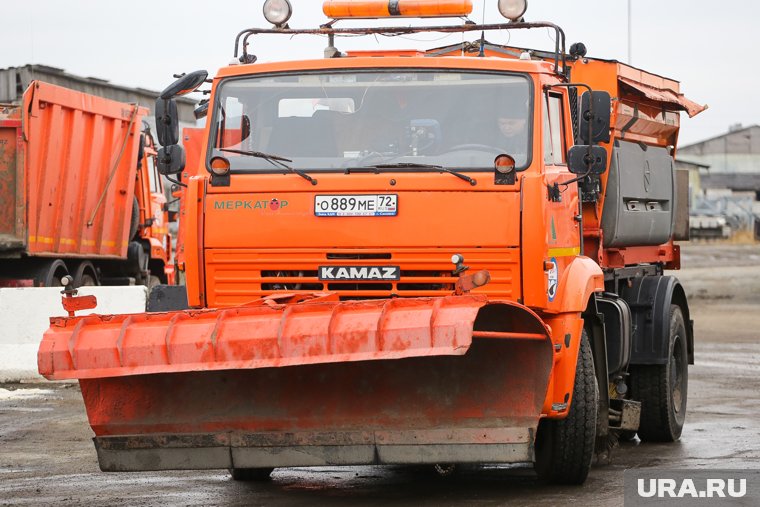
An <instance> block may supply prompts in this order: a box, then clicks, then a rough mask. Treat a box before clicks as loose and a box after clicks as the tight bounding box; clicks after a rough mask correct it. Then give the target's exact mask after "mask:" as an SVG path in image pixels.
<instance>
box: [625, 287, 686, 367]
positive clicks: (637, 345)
mask: <svg viewBox="0 0 760 507" xmlns="http://www.w3.org/2000/svg"><path fill="white" fill-rule="evenodd" d="M621 292H622V294H621V295H622V296H623V299H625V300H626V302H627V303H628V305H629V306H630V307H631V313H632V316H633V350H632V352H631V364H665V363H666V362H667V360H668V347H669V345H670V344H669V343H668V342H669V338H670V305H671V304H676V305H678V306H680V307H681V311H682V312H683V318H684V323H685V324H686V334H687V335H688V336H687V339H686V350H687V353H688V359H689V364H694V327H693V322H692V320H691V318H690V316H689V306H688V304H687V302H686V294H685V292H684V290H683V287H682V286H681V282H679V281H678V279H677V278H676V277H674V276H645V277H643V278H635V279H633V283H632V285H631V287H623V290H622V291H621Z"/></svg>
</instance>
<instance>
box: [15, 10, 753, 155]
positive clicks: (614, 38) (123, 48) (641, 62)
mask: <svg viewBox="0 0 760 507" xmlns="http://www.w3.org/2000/svg"><path fill="white" fill-rule="evenodd" d="M291 2H292V3H293V5H294V14H293V17H292V18H291V21H290V25H291V26H293V27H316V26H317V25H318V24H319V23H322V22H323V21H324V16H323V14H322V10H321V5H322V2H321V1H318V0H291ZM473 3H474V4H475V7H474V11H473V15H472V16H471V18H472V19H473V20H476V21H478V22H479V21H481V20H482V19H483V4H484V2H483V0H473ZM2 4H3V5H2V13H3V18H4V21H5V22H4V23H3V24H4V26H3V29H2V30H1V31H0V47H2V51H0V68H5V67H9V66H19V65H25V64H27V63H40V64H46V65H51V66H54V67H61V68H64V69H66V70H67V71H68V72H71V73H74V74H79V75H84V76H94V77H99V78H103V79H108V80H110V81H111V82H114V83H117V84H123V85H128V86H140V87H143V88H150V89H156V90H159V89H161V88H163V87H164V86H165V85H166V84H168V83H169V82H170V81H171V80H172V78H171V74H172V73H176V72H182V71H189V70H194V69H198V68H206V69H208V70H209V71H210V72H211V73H212V74H213V73H214V72H215V71H216V70H217V69H218V68H219V67H221V66H224V65H226V64H227V63H228V62H229V61H230V60H231V58H232V49H233V42H234V37H235V35H236V34H237V33H238V32H239V31H240V30H241V29H243V28H247V27H254V26H260V27H265V26H267V23H266V21H265V20H264V18H263V16H262V14H261V4H262V0H247V1H243V0H221V1H217V2H208V1H200V0H183V1H181V2H180V1H175V0H163V1H158V0H153V1H148V0H132V1H130V2H111V1H105V0H67V1H60V0H37V1H36V2H34V8H31V7H29V6H28V5H29V4H28V3H27V2H19V1H10V0H4V1H3V2H2ZM627 5H628V4H627V0H574V1H567V0H566V1H559V0H553V1H550V0H529V5H528V11H527V13H526V19H527V20H529V21H539V20H541V21H552V22H554V23H557V24H559V25H560V26H562V27H563V28H564V30H565V33H566V35H567V39H568V44H569V43H572V42H575V41H583V42H584V43H585V44H586V46H587V47H588V48H589V56H594V57H601V58H612V59H618V60H621V61H626V60H627V53H628V48H627V10H628V9H627ZM632 5H633V9H632V10H633V15H632V24H633V31H632V35H633V36H632V40H633V44H632V63H633V64H634V65H635V66H637V67H640V68H642V69H645V70H648V71H651V72H655V73H658V74H662V75H665V76H667V77H671V78H673V79H677V80H679V81H680V82H681V91H683V92H685V93H686V95H687V96H688V97H689V98H691V99H692V100H695V101H697V102H699V103H701V104H709V106H710V109H708V110H707V111H706V112H704V113H702V114H701V115H699V116H697V117H696V118H693V119H689V118H688V117H686V115H685V114H682V127H683V128H682V131H681V140H680V144H686V143H691V142H695V141H699V140H702V139H705V138H708V137H712V136H714V135H719V134H721V133H723V132H725V131H726V130H727V129H728V126H729V125H730V124H733V123H743V124H744V125H748V124H756V123H760V100H759V99H758V94H757V92H755V91H752V90H751V89H750V86H749V85H750V83H752V82H757V78H758V77H759V76H760V71H759V70H758V66H757V64H755V60H756V58H757V55H756V53H757V50H758V49H760V43H759V42H758V35H759V34H758V27H757V20H758V18H759V17H760V16H759V15H760V3H758V2H754V1H751V0H724V1H722V2H714V1H711V2H708V1H704V0H691V1H690V0H659V1H657V0H632ZM485 10H486V13H485V20H486V22H489V21H490V22H500V21H502V20H503V18H501V17H500V16H499V14H498V11H497V10H496V0H485ZM410 22H415V21H413V20H395V23H397V24H400V23H407V24H408V23H410ZM355 23H356V22H355ZM362 23H365V24H368V25H369V24H376V22H374V21H364V22H362ZM476 37H477V36H475V35H473V36H471V37H470V38H476ZM487 38H488V39H489V40H490V41H491V42H495V43H506V42H507V37H506V35H502V34H492V35H490V36H487ZM412 39H413V40H412ZM419 41H423V42H419ZM459 41H461V35H450V36H448V37H447V38H441V36H440V35H438V34H425V35H419V36H415V37H413V38H407V39H400V38H394V39H388V38H383V37H380V38H379V43H378V42H376V41H375V39H374V38H362V39H356V38H352V39H344V40H340V41H339V43H338V46H339V48H340V49H342V50H346V49H365V48H380V47H384V48H389V47H395V48H429V47H437V46H443V45H447V44H453V43H456V42H459ZM253 42H254V45H253V47H252V48H251V52H253V53H254V54H257V55H258V56H259V59H260V60H264V61H271V60H280V59H297V58H319V57H321V54H322V49H323V47H324V46H325V42H324V40H323V39H320V38H317V37H304V38H296V39H293V40H288V39H286V38H284V37H271V36H270V37H263V38H261V39H259V40H254V41H253ZM510 42H511V43H512V44H515V45H519V46H531V47H535V46H540V47H543V48H547V47H549V46H551V45H552V41H551V40H550V37H549V33H548V32H544V31H538V33H535V34H531V35H523V34H520V35H512V40H511V41H510Z"/></svg>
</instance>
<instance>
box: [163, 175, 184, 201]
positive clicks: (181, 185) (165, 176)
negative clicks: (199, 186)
mask: <svg viewBox="0 0 760 507" xmlns="http://www.w3.org/2000/svg"><path fill="white" fill-rule="evenodd" d="M164 178H166V179H167V180H169V181H170V182H171V183H174V184H175V185H179V186H180V187H185V188H187V185H185V184H184V183H182V182H181V181H180V180H173V179H172V178H171V176H167V175H164ZM176 201H179V199H175V200H174V201H172V202H176Z"/></svg>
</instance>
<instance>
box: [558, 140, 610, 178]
mask: <svg viewBox="0 0 760 507" xmlns="http://www.w3.org/2000/svg"><path fill="white" fill-rule="evenodd" d="M567 168H568V169H569V170H570V172H571V173H573V174H586V173H588V174H602V173H604V171H606V170H607V150H605V149H604V148H602V147H601V146H589V145H584V144H579V145H576V146H573V147H572V148H570V151H568V152H567Z"/></svg>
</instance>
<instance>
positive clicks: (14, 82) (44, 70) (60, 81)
mask: <svg viewBox="0 0 760 507" xmlns="http://www.w3.org/2000/svg"><path fill="white" fill-rule="evenodd" d="M34 80H39V81H44V82H46V83H50V84H54V85H58V86H63V87H64V88H70V89H72V90H78V91H81V92H85V93H89V94H92V95H97V96H99V97H105V98H107V99H112V100H116V101H119V102H125V103H129V104H134V103H137V104H139V105H140V106H143V107H147V108H148V109H150V116H149V117H148V118H147V119H146V121H147V122H148V124H150V126H151V128H152V129H153V132H155V124H156V123H155V117H154V116H153V114H154V111H153V110H154V108H155V102H156V98H158V94H159V92H157V91H153V90H146V89H145V88H129V87H127V86H120V85H115V84H112V83H110V82H109V81H108V80H106V79H99V78H96V77H81V76H76V75H74V74H69V73H67V72H64V70H63V69H59V68H57V67H49V66H47V65H24V66H23V67H9V68H7V69H2V70H0V103H5V104H18V103H20V102H21V100H22V97H23V95H24V91H25V90H26V89H27V88H28V87H29V83H31V82H32V81H34ZM168 84H169V81H167V85H168ZM196 106H197V101H195V100H192V99H189V98H187V97H179V98H178V99H177V111H178V113H179V120H180V129H181V128H183V127H193V126H195V125H196V120H195V116H194V115H193V110H194V109H195V107H196Z"/></svg>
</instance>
